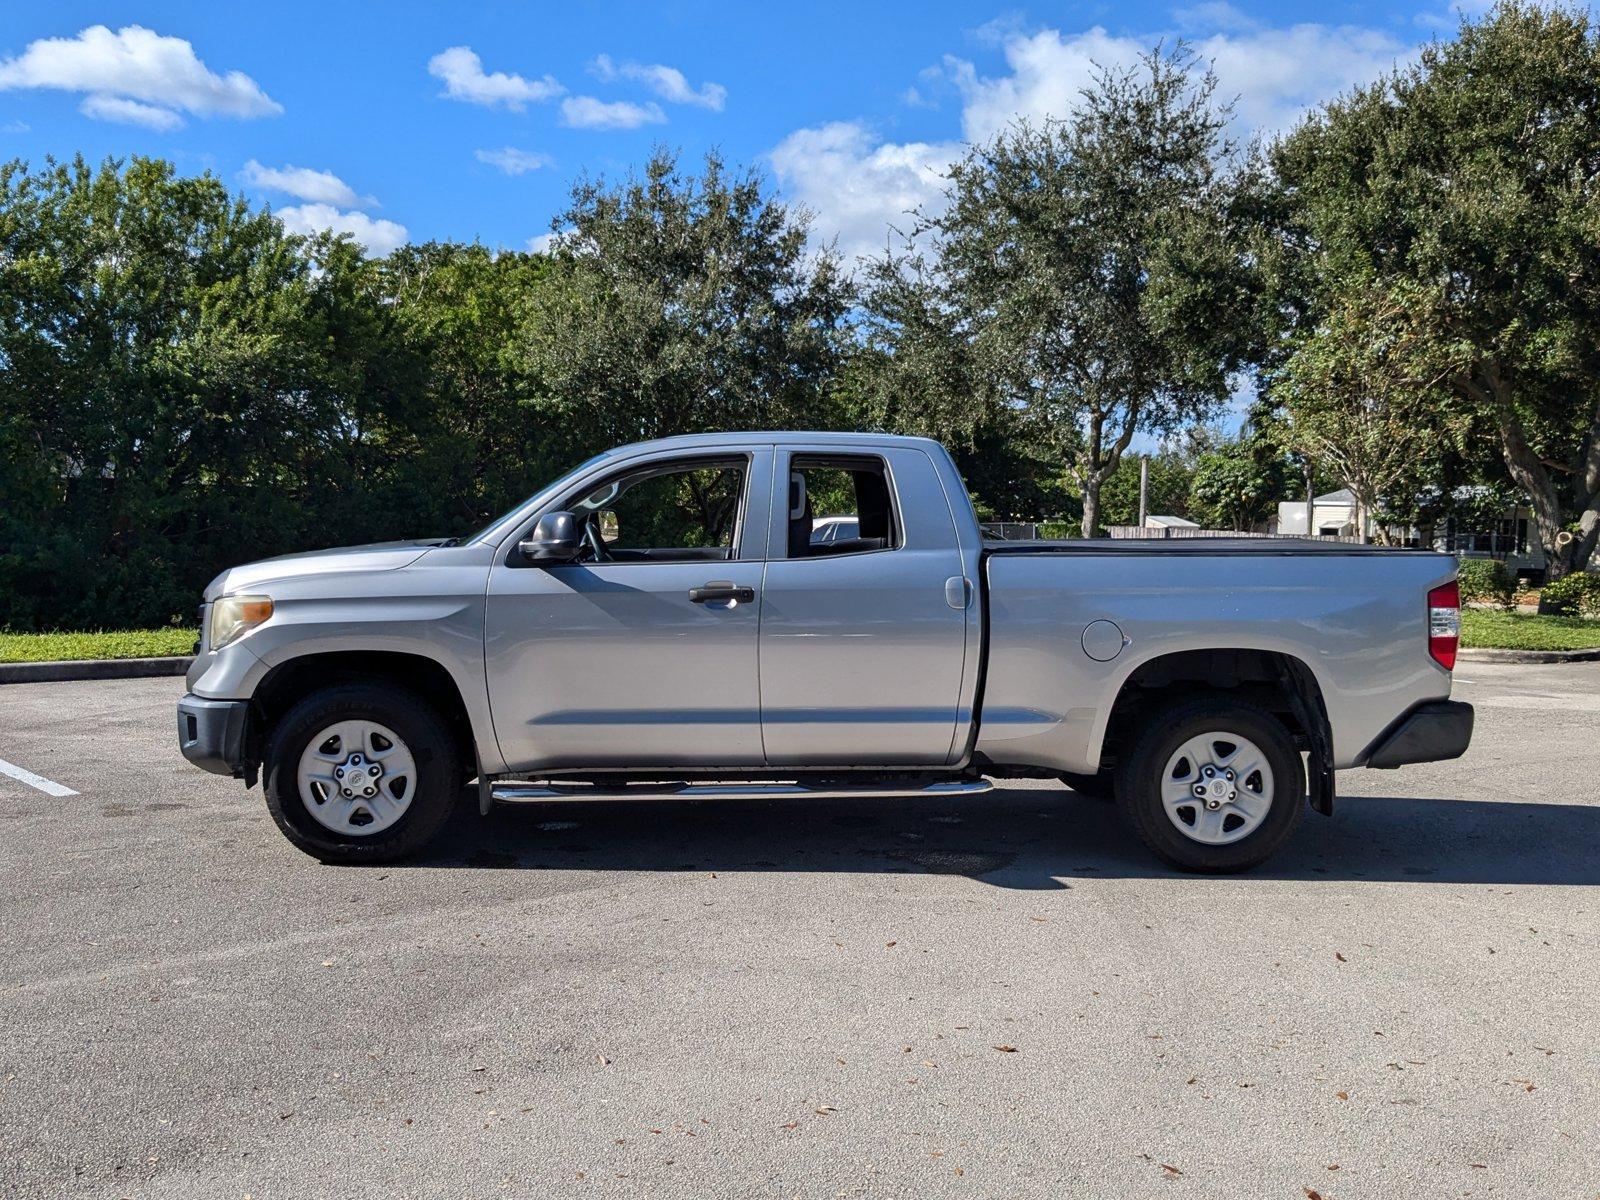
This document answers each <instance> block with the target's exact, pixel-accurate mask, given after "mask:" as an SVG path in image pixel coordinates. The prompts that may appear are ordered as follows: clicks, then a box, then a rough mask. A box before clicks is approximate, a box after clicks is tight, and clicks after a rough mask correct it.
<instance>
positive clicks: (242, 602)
mask: <svg viewBox="0 0 1600 1200" xmlns="http://www.w3.org/2000/svg"><path fill="white" fill-rule="evenodd" d="M270 616H272V597H271V596H218V597H217V598H216V599H215V600H213V601H212V602H211V638H210V641H211V648H212V649H213V650H221V649H222V648H223V647H224V646H226V645H228V644H229V643H231V642H236V641H238V640H239V639H240V638H242V637H243V636H244V635H245V634H247V633H249V632H250V631H251V630H252V629H254V628H255V627H256V626H258V625H261V624H262V623H264V622H265V621H266V620H267V618H268V617H270Z"/></svg>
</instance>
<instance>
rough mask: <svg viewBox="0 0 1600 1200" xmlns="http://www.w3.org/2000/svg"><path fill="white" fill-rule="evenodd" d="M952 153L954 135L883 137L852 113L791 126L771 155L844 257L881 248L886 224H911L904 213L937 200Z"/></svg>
mask: <svg viewBox="0 0 1600 1200" xmlns="http://www.w3.org/2000/svg"><path fill="white" fill-rule="evenodd" d="M958 153H960V147H959V146H958V145H957V144H956V143H954V142H936V143H927V142H908V143H896V142H882V141H879V140H878V139H876V138H875V137H874V136H873V134H872V133H871V131H870V130H869V129H868V128H867V127H866V126H865V125H863V124H861V123H860V122H858V121H835V122H834V123H832V124H830V125H824V126H822V127H821V128H819V129H801V130H798V131H796V132H794V133H791V134H790V135H789V136H788V137H786V138H784V140H783V141H782V142H780V143H778V145H777V147H776V148H775V149H774V150H773V151H772V154H771V159H772V166H773V170H774V171H775V172H776V173H777V176H778V181H779V182H780V183H781V184H782V185H783V187H784V191H785V193H786V194H787V195H788V196H789V198H790V199H792V200H795V201H798V202H799V203H800V204H802V205H803V206H805V207H806V208H808V209H810V210H811V211H812V212H813V213H815V214H816V216H817V224H816V227H815V234H816V235H817V236H820V237H821V238H823V239H824V240H826V239H831V238H834V237H837V238H838V241H839V251H840V253H842V254H843V255H844V256H845V258H846V261H847V262H849V261H853V260H854V259H855V258H856V257H857V256H859V255H875V254H881V253H882V252H883V249H884V246H885V244H886V241H887V239H888V236H889V227H890V226H891V225H895V226H897V227H899V228H900V229H902V230H906V231H909V228H910V221H909V218H908V217H907V216H906V214H907V213H909V212H910V211H911V210H912V209H915V208H917V207H919V206H921V205H935V204H938V203H939V201H940V199H941V197H942V188H943V183H944V181H943V178H942V172H943V171H944V169H945V167H946V166H947V165H948V164H949V163H950V162H951V161H952V160H953V159H954V158H955V157H956V155H957V154H958Z"/></svg>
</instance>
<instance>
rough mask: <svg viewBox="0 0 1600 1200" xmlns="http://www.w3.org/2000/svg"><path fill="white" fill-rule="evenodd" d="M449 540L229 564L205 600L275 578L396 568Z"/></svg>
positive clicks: (209, 586)
mask: <svg viewBox="0 0 1600 1200" xmlns="http://www.w3.org/2000/svg"><path fill="white" fill-rule="evenodd" d="M447 540H448V539H446V538H432V539H429V540H427V541H411V542H373V543H372V544H371V545H367V546H342V547H339V548H338V549H334V550H313V551H311V552H310V553H307V554H284V555H280V556H279V557H277V558H264V559H261V560H260V561H259V562H252V563H245V564H244V565H243V566H239V567H229V568H228V569H227V570H226V571H224V572H223V573H222V574H220V575H218V576H217V577H216V578H215V579H213V580H212V581H211V582H210V583H209V584H207V585H206V591H205V599H206V600H208V601H209V600H215V599H216V598H217V597H218V596H221V595H224V594H226V593H229V592H244V591H249V590H251V589H253V588H257V587H262V586H264V585H266V584H269V583H272V582H273V581H274V580H282V579H303V578H305V577H306V576H308V575H333V574H343V573H348V572H351V571H396V570H399V569H400V568H401V567H405V566H409V565H410V564H412V563H414V562H416V561H417V559H419V558H421V557H422V556H423V555H424V554H426V553H427V552H428V551H429V550H432V549H433V548H434V547H436V546H442V545H444V543H445V542H446V541H447Z"/></svg>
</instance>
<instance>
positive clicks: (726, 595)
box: [689, 579, 756, 604]
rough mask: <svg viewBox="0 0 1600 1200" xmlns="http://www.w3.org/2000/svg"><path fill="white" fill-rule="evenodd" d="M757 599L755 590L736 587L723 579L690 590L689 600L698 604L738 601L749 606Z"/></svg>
mask: <svg viewBox="0 0 1600 1200" xmlns="http://www.w3.org/2000/svg"><path fill="white" fill-rule="evenodd" d="M755 598H756V590H755V588H753V587H735V586H734V585H733V584H732V583H729V582H727V581H725V580H721V579H713V580H712V581H711V582H710V583H702V584H701V585H700V586H699V587H697V588H690V589H689V599H690V600H692V601H693V602H694V603H696V604H709V603H710V602H711V601H713V600H737V601H739V603H741V604H749V603H750V602H751V601H752V600H754V599H755Z"/></svg>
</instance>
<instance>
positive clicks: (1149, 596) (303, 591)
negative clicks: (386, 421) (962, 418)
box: [178, 433, 1472, 872]
mask: <svg viewBox="0 0 1600 1200" xmlns="http://www.w3.org/2000/svg"><path fill="white" fill-rule="evenodd" d="M1459 609H1460V601H1459V596H1458V591H1457V586H1456V563H1455V560H1454V559H1453V558H1451V557H1450V556H1448V555H1443V554H1435V553H1432V552H1428V551H1418V550H1392V549H1384V548H1377V547H1368V546H1360V545H1350V544H1344V543H1331V542H1320V541H1316V540H1295V539H1283V538H1226V537H1218V538H1191V539H1183V540H1160V541H1156V540H1134V539H1129V540H1122V539H1118V540H1083V541H1064V542H985V541H984V539H983V537H982V535H981V533H980V530H979V526H978V521H977V518H976V516H975V514H974V511H973V508H972V504H971V502H970V501H969V499H968V497H967V493H966V489H965V488H964V486H963V484H962V480H961V476H960V475H959V474H958V472H957V470H956V466H955V463H954V462H953V460H952V459H951V457H950V455H949V454H948V453H947V452H946V451H945V450H944V448H943V447H942V446H940V445H939V444H938V443H937V442H933V441H929V440H926V439H923V438H914V437H896V436H887V435H868V434H837V433H729V434H709V435H700V436H689V437H678V438H669V439H666V440H662V441H653V442H644V443H641V444H637V445H631V446H625V447H622V448H620V449H616V450H612V451H609V452H607V453H605V454H602V455H600V456H599V457H597V458H593V459H591V460H590V461H588V462H586V463H584V464H583V465H581V466H579V467H577V468H576V469H575V470H573V471H571V472H570V473H569V474H567V475H565V476H564V477H562V478H560V479H558V480H556V481H555V482H554V483H552V484H550V485H549V486H548V487H546V488H545V489H544V490H543V491H541V492H539V493H538V494H537V495H535V496H533V497H532V498H531V499H529V500H528V501H527V502H526V503H524V504H521V505H519V506H518V507H517V508H515V509H514V510H513V511H511V512H508V513H506V514H505V515H504V516H502V517H499V518H497V519H496V520H494V521H492V522H491V523H490V524H489V525H487V526H486V527H485V528H483V529H480V530H478V531H477V532H476V533H474V534H472V535H470V536H468V537H460V538H452V539H450V540H438V539H435V540H424V541H414V542H394V543H385V544H381V545H370V546H358V547H354V548H350V549H340V550H323V551H318V552H315V553H309V554H298V555H291V556H288V557H284V558H274V559H268V560H266V561H263V562H256V563H251V564H248V565H246V566H240V567H234V568H232V569H230V570H227V571H224V572H223V573H222V574H221V575H219V576H217V578H216V579H215V580H213V581H212V583H211V584H210V586H209V587H207V589H206V591H205V596H204V604H203V606H202V609H201V615H202V633H201V641H200V645H199V647H198V652H197V656H196V658H195V660H194V664H193V666H192V667H191V668H190V670H189V674H188V678H187V687H188V694H187V695H185V696H184V697H183V699H182V700H181V701H180V702H179V704H178V740H179V745H180V747H181V749H182V752H183V754H184V756H185V757H186V758H187V759H188V760H189V761H190V762H192V763H193V764H195V765H196V766H199V767H202V768H204V769H205V770H207V771H213V772H216V773H218V774H222V775H229V776H232V777H234V778H237V779H241V780H243V781H244V783H245V785H246V786H247V787H250V786H254V784H255V783H256V782H257V780H258V779H259V780H261V781H262V782H263V790H264V792H265V796H266V803H267V809H268V811H269V812H270V813H271V814H272V817H273V819H274V820H275V821H276V823H277V825H278V827H279V828H280V829H281V830H282V831H283V833H284V835H285V836H286V837H287V838H288V839H289V840H290V841H291V842H293V843H294V845H296V846H297V847H299V848H300V849H301V850H303V851H305V852H306V853H308V854H310V855H312V856H314V857H316V858H318V859H321V860H323V861H325V862H334V863H373V862H386V861H391V860H395V859H399V858H402V857H405V856H414V855H416V854H418V853H419V852H420V851H421V850H422V849H423V847H424V846H425V845H426V844H427V843H428V841H429V840H430V839H431V838H432V837H433V836H434V835H435V834H436V833H437V832H438V831H439V829H440V827H441V826H442V825H443V824H444V823H445V821H446V820H447V818H448V817H449V816H450V813H451V811H452V810H453V809H454V808H455V806H456V805H457V803H458V802H466V803H470V802H471V800H472V799H473V798H474V795H475V798H476V800H477V802H478V805H479V807H480V810H481V811H483V812H487V811H488V810H489V806H490V805H491V804H494V803H497V802H499V803H515V802H519V801H547V800H583V799H589V798H594V799H599V798H604V797H608V796H617V795H627V796H630V797H636V796H640V795H659V796H670V797H675V798H680V799H682V798H699V797H716V798H737V797H758V796H772V795H782V796H794V797H804V796H807V795H824V794H825V795H831V796H837V795H840V794H844V795H852V796H853V795H864V796H882V795H896V796H902V795H903V796H917V795H950V794H965V793H978V792H983V791H986V790H988V789H989V788H991V787H993V782H992V781H993V780H995V779H1006V778H1013V777H1033V778H1038V777H1046V778H1054V779H1059V780H1062V781H1064V782H1065V783H1066V784H1067V785H1068V786H1070V787H1072V788H1073V789H1076V790H1078V791H1080V792H1085V793H1090V794H1097V795H1100V796H1104V797H1111V798H1114V799H1115V802H1116V804H1117V806H1118V808H1119V809H1120V811H1121V813H1122V815H1123V817H1124V818H1125V820H1126V823H1127V825H1128V826H1129V827H1130V829H1131V830H1132V831H1133V833H1134V834H1136V835H1137V836H1138V837H1139V838H1140V839H1141V840H1142V841H1143V843H1144V844H1145V845H1146V846H1147V847H1148V848H1149V849H1150V851H1152V852H1153V853H1154V854H1155V855H1157V856H1158V857H1159V858H1161V859H1163V860H1164V861H1165V862H1167V863H1168V864H1170V865H1172V866H1175V867H1178V868H1181V869H1186V870H1191V871H1201V872H1227V871H1237V870H1241V869H1244V868H1248V867H1250V866H1252V865H1254V864H1257V863H1260V862H1261V861H1262V860H1264V859H1265V858H1267V856H1268V855H1270V854H1272V853H1273V852H1274V851H1275V850H1276V849H1278V848H1279V847H1280V846H1282V845H1283V844H1284V842H1285V840H1286V839H1288V838H1289V837H1290V835H1291V834H1292V833H1293V831H1294V830H1295V828H1296V825H1297V824H1298V822H1299V821H1300V819H1301V815H1302V813H1303V812H1304V811H1305V810H1306V809H1307V808H1310V809H1313V810H1316V811H1318V812H1321V813H1324V814H1331V812H1332V809H1333V802H1334V778H1335V772H1336V771H1339V770H1345V769H1349V768H1354V767H1378V768H1390V767H1399V766H1402V765H1404V764H1407V763H1416V762H1427V761H1432V760H1438V759H1448V758H1454V757H1457V756H1458V755H1460V754H1462V753H1463V752H1464V751H1465V750H1466V748H1467V743H1468V740H1469V739H1470V737H1471V732H1472V709H1471V707H1470V706H1469V705H1466V704H1462V703H1459V702H1456V701H1453V700H1451V699H1450V672H1451V669H1452V667H1453V665H1454V662H1455V656H1456V644H1457V636H1458V629H1459V615H1460V612H1459ZM474 780H476V788H475V793H474V789H473V788H472V786H471V785H472V784H473V781H474Z"/></svg>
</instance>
